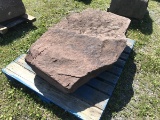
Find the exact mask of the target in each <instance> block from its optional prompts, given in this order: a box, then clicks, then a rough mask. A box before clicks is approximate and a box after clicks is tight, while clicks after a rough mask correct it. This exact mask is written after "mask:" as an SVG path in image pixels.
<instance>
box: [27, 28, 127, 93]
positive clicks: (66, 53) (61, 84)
mask: <svg viewBox="0 0 160 120" xmlns="http://www.w3.org/2000/svg"><path fill="white" fill-rule="evenodd" d="M125 47H126V39H125V38H123V39H115V38H109V39H107V38H106V39H103V40H102V39H100V38H96V37H90V36H87V35H81V34H77V33H75V32H69V31H66V30H61V29H53V28H51V29H49V30H48V31H47V32H46V33H44V34H43V35H42V37H41V38H40V39H38V40H37V41H36V42H35V43H34V44H33V45H32V46H31V48H30V50H29V53H28V55H27V57H26V62H27V63H28V64H29V65H30V66H31V67H32V69H33V70H34V71H35V72H36V73H37V74H38V75H39V76H40V77H42V78H44V79H45V80H47V81H48V82H49V83H51V84H52V85H54V86H55V87H57V88H58V89H60V90H61V91H63V92H66V93H70V92H73V91H75V90H76V89H77V88H78V87H80V86H81V85H83V84H84V83H86V82H88V81H89V80H90V79H91V78H93V77H95V76H97V75H98V74H99V73H101V72H102V71H104V70H106V69H108V68H109V67H110V66H111V65H112V64H113V63H115V62H116V61H117V59H118V58H119V56H120V54H121V53H122V51H123V50H124V48H125Z"/></svg>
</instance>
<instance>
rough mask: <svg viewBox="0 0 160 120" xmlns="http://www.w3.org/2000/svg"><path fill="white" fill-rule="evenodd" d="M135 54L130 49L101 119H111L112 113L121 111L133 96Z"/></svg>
mask: <svg viewBox="0 0 160 120" xmlns="http://www.w3.org/2000/svg"><path fill="white" fill-rule="evenodd" d="M135 55H136V53H135V52H134V51H132V53H131V54H130V57H129V59H128V61H127V63H126V65H125V67H124V70H123V72H122V74H121V77H120V79H119V81H118V83H117V85H116V87H115V90H114V92H113V94H112V96H111V98H110V100H109V103H108V106H107V107H106V110H105V112H104V114H103V116H102V120H106V119H107V120H110V119H112V117H113V113H115V112H119V111H121V110H122V109H123V108H124V107H125V106H126V105H127V104H128V103H129V102H130V100H131V98H132V97H133V95H134V91H133V88H132V84H133V80H134V76H135V73H136V65H135V63H134V57H135Z"/></svg>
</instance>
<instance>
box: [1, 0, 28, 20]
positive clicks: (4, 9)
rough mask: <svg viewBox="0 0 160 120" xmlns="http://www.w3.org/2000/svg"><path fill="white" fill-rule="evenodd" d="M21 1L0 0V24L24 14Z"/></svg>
mask: <svg viewBox="0 0 160 120" xmlns="http://www.w3.org/2000/svg"><path fill="white" fill-rule="evenodd" d="M25 12H26V10H25V7H24V4H23V2H22V0H0V22H4V21H6V20H10V19H12V18H15V17H18V16H21V15H23V14H25Z"/></svg>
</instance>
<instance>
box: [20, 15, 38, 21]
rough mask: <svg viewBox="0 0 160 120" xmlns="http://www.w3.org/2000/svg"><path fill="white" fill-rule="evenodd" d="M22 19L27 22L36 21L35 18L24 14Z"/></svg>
mask: <svg viewBox="0 0 160 120" xmlns="http://www.w3.org/2000/svg"><path fill="white" fill-rule="evenodd" d="M22 18H24V19H25V20H27V21H29V22H34V21H36V18H35V17H33V16H31V15H28V14H24V15H22Z"/></svg>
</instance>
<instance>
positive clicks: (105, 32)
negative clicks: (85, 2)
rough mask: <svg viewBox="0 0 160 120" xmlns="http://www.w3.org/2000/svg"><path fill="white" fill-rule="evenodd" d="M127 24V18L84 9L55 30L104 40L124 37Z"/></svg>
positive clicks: (63, 21) (64, 20)
mask: <svg viewBox="0 0 160 120" xmlns="http://www.w3.org/2000/svg"><path fill="white" fill-rule="evenodd" d="M129 24H130V19H128V18H125V17H122V16H119V15H116V14H113V13H110V12H106V11H101V10H93V9H86V10H84V11H82V12H81V13H72V14H71V15H69V16H68V17H66V18H65V19H63V20H62V21H61V22H60V23H58V24H57V25H55V28H58V29H66V30H69V31H73V32H76V33H78V34H84V35H89V36H93V37H98V38H101V39H103V38H104V39H105V38H120V37H125V32H126V30H127V28H128V26H129Z"/></svg>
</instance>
